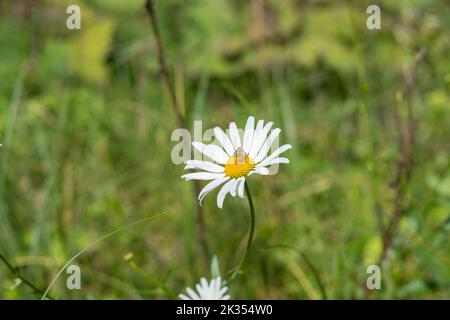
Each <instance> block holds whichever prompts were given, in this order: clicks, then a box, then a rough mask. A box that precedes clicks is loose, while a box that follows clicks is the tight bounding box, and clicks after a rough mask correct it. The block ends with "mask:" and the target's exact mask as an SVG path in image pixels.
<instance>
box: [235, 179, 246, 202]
mask: <svg viewBox="0 0 450 320" xmlns="http://www.w3.org/2000/svg"><path fill="white" fill-rule="evenodd" d="M244 185H245V178H244V177H241V178H239V179H238V182H237V187H236V189H237V190H238V196H239V197H241V198H243V197H244Z"/></svg>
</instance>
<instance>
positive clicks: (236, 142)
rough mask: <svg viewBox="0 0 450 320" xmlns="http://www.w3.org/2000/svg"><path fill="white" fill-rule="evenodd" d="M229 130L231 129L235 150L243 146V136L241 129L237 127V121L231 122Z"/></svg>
mask: <svg viewBox="0 0 450 320" xmlns="http://www.w3.org/2000/svg"><path fill="white" fill-rule="evenodd" d="M229 131H230V138H231V142H232V143H233V146H234V150H236V149H237V148H239V147H240V146H241V138H240V137H239V131H238V129H237V127H236V123H234V122H231V123H230V127H229ZM227 160H228V159H227Z"/></svg>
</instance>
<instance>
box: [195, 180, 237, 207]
mask: <svg viewBox="0 0 450 320" xmlns="http://www.w3.org/2000/svg"><path fill="white" fill-rule="evenodd" d="M229 179H230V178H229V177H221V178H218V179H215V180H213V181H211V182H210V183H208V184H207V185H206V186H205V187H204V188H203V189H202V191H200V193H199V194H198V200H199V201H200V205H202V201H203V198H204V197H206V195H207V194H208V193H210V192H211V191H212V190H214V189H215V188H217V187H218V186H220V185H221V184H222V183H224V182H225V181H228V180H229Z"/></svg>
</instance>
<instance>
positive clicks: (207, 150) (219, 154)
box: [192, 141, 230, 164]
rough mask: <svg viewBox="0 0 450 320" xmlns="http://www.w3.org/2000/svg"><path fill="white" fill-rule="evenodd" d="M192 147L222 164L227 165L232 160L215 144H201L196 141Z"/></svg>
mask: <svg viewBox="0 0 450 320" xmlns="http://www.w3.org/2000/svg"><path fill="white" fill-rule="evenodd" d="M192 145H193V146H194V148H195V149H197V150H198V151H200V152H201V153H203V154H204V155H206V156H207V157H208V158H211V159H212V160H214V161H216V162H218V163H220V164H225V163H226V162H227V160H228V159H229V158H230V157H229V156H228V155H227V154H226V153H225V151H223V150H222V149H221V148H219V147H218V146H216V145H214V144H204V143H201V142H197V141H194V142H192Z"/></svg>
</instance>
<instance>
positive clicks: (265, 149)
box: [253, 128, 281, 163]
mask: <svg viewBox="0 0 450 320" xmlns="http://www.w3.org/2000/svg"><path fill="white" fill-rule="evenodd" d="M280 132H281V129H278V128H276V129H274V130H273V131H272V132H271V134H270V136H269V138H267V140H266V141H265V142H264V144H263V145H262V147H261V150H259V153H258V155H257V156H256V157H255V158H254V159H253V161H254V162H256V163H258V162H260V161H261V160H262V159H263V158H264V157H265V156H266V155H267V152H268V151H269V149H270V147H271V146H272V144H273V142H274V141H275V139H276V138H277V137H278V135H279V134H280Z"/></svg>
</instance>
